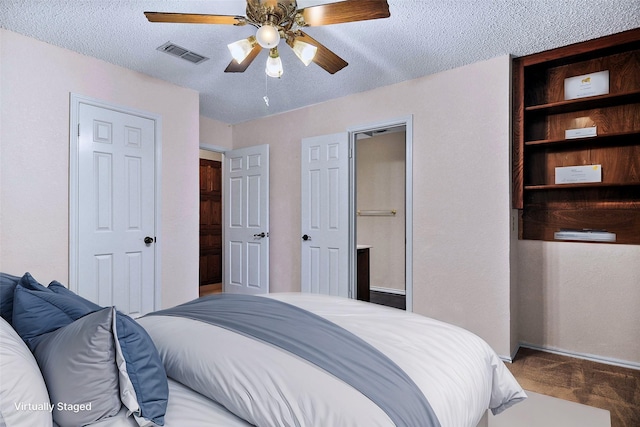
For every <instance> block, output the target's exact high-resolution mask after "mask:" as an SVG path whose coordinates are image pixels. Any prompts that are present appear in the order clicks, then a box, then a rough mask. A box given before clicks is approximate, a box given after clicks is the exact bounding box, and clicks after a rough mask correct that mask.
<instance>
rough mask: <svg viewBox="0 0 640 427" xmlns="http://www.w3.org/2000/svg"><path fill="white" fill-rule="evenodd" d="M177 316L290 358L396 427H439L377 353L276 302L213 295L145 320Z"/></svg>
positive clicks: (411, 387) (414, 390) (416, 392)
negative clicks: (364, 400)
mask: <svg viewBox="0 0 640 427" xmlns="http://www.w3.org/2000/svg"><path fill="white" fill-rule="evenodd" d="M153 315H162V316H181V317H186V318H189V319H193V320H198V321H202V322H206V323H210V324H212V325H216V326H219V327H222V328H225V329H229V330H231V331H234V332H237V333H240V334H243V335H245V336H249V337H252V338H254V339H259V340H262V341H264V342H267V343H269V344H272V345H275V346H277V347H280V348H282V349H284V350H286V351H288V352H290V353H292V354H295V355H297V356H299V357H301V358H303V359H305V360H307V361H309V362H311V363H313V364H315V365H316V366H318V367H320V368H322V369H324V370H325V371H327V372H329V373H330V374H332V375H334V376H335V377H337V378H340V379H341V380H342V381H344V382H346V383H347V384H349V385H351V386H352V387H354V388H355V389H357V390H358V391H360V392H361V393H362V394H364V395H365V396H367V397H368V398H369V399H370V400H372V401H373V402H374V403H376V404H377V405H378V406H379V407H380V408H381V409H382V410H383V411H385V412H386V413H387V415H388V416H389V418H390V419H391V420H392V421H393V422H394V423H395V424H396V426H398V427H439V426H440V422H439V421H438V419H437V417H436V415H435V413H434V412H433V409H432V408H431V405H429V402H428V401H427V400H426V398H425V397H424V394H423V393H422V392H421V391H420V389H419V388H418V386H417V385H416V384H415V383H414V382H413V380H411V378H410V377H409V376H408V375H407V374H406V373H405V372H404V371H403V370H402V369H401V368H400V367H399V366H398V365H396V364H395V363H394V362H393V361H391V360H390V359H389V358H388V357H387V356H385V355H384V354H383V353H381V352H380V351H378V350H377V349H376V348H374V347H373V346H371V345H370V344H368V343H367V342H365V341H364V340H362V339H361V338H359V337H358V336H356V335H354V334H352V333H351V332H349V331H347V330H345V329H343V328H341V327H340V326H338V325H336V324H334V323H332V322H330V321H328V320H326V319H324V318H323V317H320V316H318V315H316V314H313V313H311V312H308V311H306V310H303V309H301V308H298V307H295V306H293V305H291V304H287V303H284V302H281V301H277V300H273V299H270V298H264V297H259V296H251V295H237V294H217V295H211V296H209V297H205V298H200V299H196V300H193V301H191V302H188V303H186V304H182V305H179V306H177V307H174V308H170V309H167V310H161V311H157V312H154V313H150V314H148V316H153Z"/></svg>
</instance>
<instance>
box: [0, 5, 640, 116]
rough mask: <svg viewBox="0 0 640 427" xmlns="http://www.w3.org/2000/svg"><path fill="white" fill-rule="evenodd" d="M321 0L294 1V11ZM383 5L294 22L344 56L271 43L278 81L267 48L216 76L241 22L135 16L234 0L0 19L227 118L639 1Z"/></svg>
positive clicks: (598, 27)
mask: <svg viewBox="0 0 640 427" xmlns="http://www.w3.org/2000/svg"><path fill="white" fill-rule="evenodd" d="M334 1H335V0H334ZM330 2H333V1H331V0H327V1H322V0H298V7H299V8H302V7H306V6H313V5H317V4H323V3H330ZM389 5H390V10H391V17H390V18H388V19H380V20H374V21H366V22H355V23H348V24H337V25H330V26H323V27H313V28H307V29H306V30H305V31H306V32H307V33H308V34H309V35H310V36H312V37H313V38H315V39H316V40H318V41H319V42H321V43H323V44H324V45H325V46H326V47H328V48H330V49H332V50H333V51H334V52H336V53H337V54H338V55H340V56H341V57H342V58H344V59H345V60H346V61H347V62H348V63H349V66H348V67H346V68H345V69H343V70H341V71H339V72H338V73H336V74H334V75H330V74H328V73H327V72H325V71H324V70H322V69H321V68H320V67H318V66H317V65H315V64H313V63H312V64H311V65H309V66H308V67H305V66H304V65H303V64H302V63H301V62H300V61H299V60H298V59H297V58H296V57H295V55H294V54H293V52H292V51H291V49H289V48H288V47H287V46H286V45H284V43H281V46H280V54H281V57H282V60H283V64H284V75H283V76H282V78H281V79H272V78H268V79H267V78H266V77H265V74H264V63H265V61H266V58H267V55H268V54H267V51H266V50H263V51H262V52H261V54H260V56H258V58H256V60H255V61H254V62H253V64H252V65H251V66H250V67H249V69H248V70H247V71H246V72H244V73H239V74H232V73H224V72H223V71H224V69H225V68H226V66H227V64H228V63H229V61H230V56H229V51H228V50H227V47H226V45H227V44H228V43H231V42H233V41H236V40H239V39H242V38H246V37H248V36H249V35H251V34H253V32H254V31H255V29H254V28H253V27H251V26H245V27H234V26H225V25H202V24H158V23H155V24H152V23H149V22H148V21H147V20H146V18H145V16H144V15H143V12H144V11H157V12H185V13H212V14H225V15H244V13H245V12H244V10H245V2H244V1H242V0H222V1H214V0H208V1H203V0H182V1H166V0H164V1H160V0H156V1H152V0H20V1H18V0H0V26H1V27H2V28H5V29H8V30H11V31H15V32H17V33H20V34H24V35H27V36H30V37H34V38H36V39H39V40H43V41H45V42H47V43H51V44H53V45H57V46H61V47H64V48H67V49H71V50H73V51H77V52H79V53H82V54H84V55H88V56H92V57H95V58H99V59H102V60H105V61H108V62H111V63H113V64H117V65H120V66H123V67H126V68H129V69H132V70H136V71H139V72H142V73H145V74H148V75H151V76H154V77H157V78H160V79H163V80H166V81H169V82H171V83H175V84H177V85H179V86H184V87H189V88H192V89H194V90H196V91H198V92H199V93H200V110H201V114H202V115H204V116H207V117H210V118H213V119H217V120H220V121H222V122H226V123H238V122H242V121H247V120H252V119H256V118H259V117H263V116H267V115H271V114H276V113H279V112H282V111H288V110H292V109H297V108H301V107H304V106H306V105H310V104H316V103H319V102H323V101H326V100H329V99H332V98H337V97H341V96H345V95H348V94H351V93H355V92H361V91H366V90H369V89H373V88H375V87H378V86H385V85H389V84H393V83H396V82H400V81H403V80H408V79H414V78H417V77H420V76H424V75H428V74H433V73H437V72H439V71H443V70H448V69H451V68H455V67H459V66H462V65H465V64H470V63H473V62H477V61H481V60H484V59H488V58H492V57H495V56H499V55H504V54H512V55H515V56H521V55H527V54H530V53H535V52H540V51H543V50H547V49H551V48H555V47H558V46H564V45H567V44H571V43H576V42H581V41H584V40H588V39H592V38H596V37H600V36H604V35H608V34H613V33H617V32H620V31H624V30H628V29H632V28H637V27H640V0H389ZM167 41H171V42H173V43H175V44H177V45H179V46H181V47H184V48H187V49H189V50H192V51H194V52H196V53H198V54H201V55H204V56H207V57H209V58H211V59H209V60H208V61H205V62H203V63H201V64H199V65H194V64H191V63H189V62H186V61H184V60H181V59H177V58H175V57H172V56H169V55H166V54H164V53H161V52H158V51H157V50H156V48H157V47H158V46H160V45H162V44H164V43H166V42H167ZM478 84H481V82H479V83H478ZM265 95H268V97H269V101H270V102H269V104H270V106H269V107H267V106H266V105H265V103H264V101H263V96H265Z"/></svg>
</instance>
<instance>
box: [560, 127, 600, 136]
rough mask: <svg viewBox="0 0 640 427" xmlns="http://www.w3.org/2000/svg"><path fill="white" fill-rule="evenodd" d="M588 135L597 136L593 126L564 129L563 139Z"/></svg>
mask: <svg viewBox="0 0 640 427" xmlns="http://www.w3.org/2000/svg"><path fill="white" fill-rule="evenodd" d="M589 136H598V130H597V128H596V127H595V126H592V127H588V128H579V129H567V130H565V131H564V137H565V139H575V138H587V137H589Z"/></svg>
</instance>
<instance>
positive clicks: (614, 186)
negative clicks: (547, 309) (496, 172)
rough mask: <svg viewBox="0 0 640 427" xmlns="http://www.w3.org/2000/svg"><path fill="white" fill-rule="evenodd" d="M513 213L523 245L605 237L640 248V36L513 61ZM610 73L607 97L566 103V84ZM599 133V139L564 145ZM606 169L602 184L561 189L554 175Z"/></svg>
mask: <svg viewBox="0 0 640 427" xmlns="http://www.w3.org/2000/svg"><path fill="white" fill-rule="evenodd" d="M513 65H514V66H513V207H514V208H515V209H518V210H519V237H520V238H521V239H532V240H551V241H553V240H554V233H555V232H557V231H560V230H561V229H572V230H583V229H584V230H587V229H598V230H607V231H609V232H611V233H615V234H616V243H623V244H640V28H637V29H634V30H630V31H625V32H623V33H618V34H614V35H612V36H607V37H602V38H600V39H595V40H590V41H587V42H584V43H578V44H575V45H571V46H566V47H562V48H559V49H554V50H550V51H546V52H542V53H539V54H534V55H529V56H524V57H520V58H516V59H514V64H513ZM605 70H608V71H609V93H608V94H605V95H599V96H591V97H585V98H579V99H570V100H565V99H564V98H565V95H564V80H565V79H567V78H570V77H575V76H582V75H587V74H592V73H596V72H599V71H605ZM592 126H595V127H596V129H597V136H592V137H581V138H571V139H567V138H565V131H566V130H568V129H580V128H588V127H592ZM587 165H601V168H602V182H598V183H572V184H556V183H555V169H556V168H558V167H567V166H587Z"/></svg>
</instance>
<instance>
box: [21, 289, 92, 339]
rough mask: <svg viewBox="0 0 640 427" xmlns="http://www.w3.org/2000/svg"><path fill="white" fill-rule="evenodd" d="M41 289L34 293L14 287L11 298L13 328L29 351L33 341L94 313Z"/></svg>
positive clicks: (65, 298)
mask: <svg viewBox="0 0 640 427" xmlns="http://www.w3.org/2000/svg"><path fill="white" fill-rule="evenodd" d="M43 288H44V290H37V291H35V290H33V289H28V288H25V287H24V286H22V283H18V285H16V289H15V291H14V294H13V328H14V329H15V330H16V332H18V335H20V337H21V338H22V339H23V340H24V342H26V343H27V345H28V346H29V348H31V349H32V350H33V348H32V344H31V341H32V339H33V338H35V337H37V336H40V335H42V334H46V333H48V332H52V331H55V330H56V329H59V328H62V327H64V326H67V325H68V324H70V323H73V321H74V320H76V319H79V318H81V317H82V316H84V315H86V314H89V313H91V312H93V311H95V310H91V309H89V308H87V307H86V306H85V305H81V304H78V303H77V302H75V301H73V300H72V299H70V298H69V297H67V296H65V295H61V294H57V293H55V292H53V291H50V290H48V289H47V288H46V287H44V286H43Z"/></svg>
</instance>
